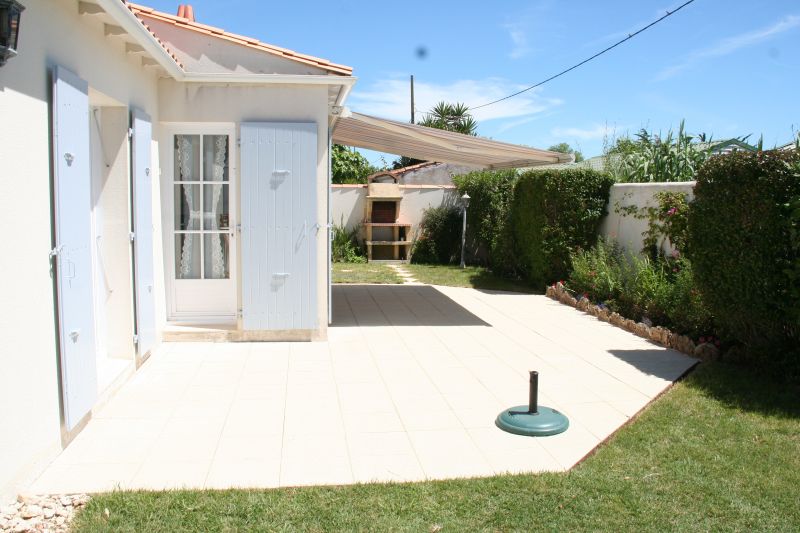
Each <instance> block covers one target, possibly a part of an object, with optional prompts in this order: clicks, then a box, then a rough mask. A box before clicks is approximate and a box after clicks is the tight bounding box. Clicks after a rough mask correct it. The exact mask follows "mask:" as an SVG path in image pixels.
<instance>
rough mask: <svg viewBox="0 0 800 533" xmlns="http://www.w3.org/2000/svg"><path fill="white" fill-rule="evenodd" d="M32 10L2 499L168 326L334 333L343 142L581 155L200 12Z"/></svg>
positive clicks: (14, 165)
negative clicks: (406, 106) (209, 20)
mask: <svg viewBox="0 0 800 533" xmlns="http://www.w3.org/2000/svg"><path fill="white" fill-rule="evenodd" d="M9 2H10V0H0V20H3V16H2V15H3V13H4V12H3V10H7V6H8V4H9ZM22 3H23V4H24V11H22V15H21V19H20V20H19V24H18V26H15V28H16V29H18V30H19V41H18V43H16V44H14V43H13V42H12V43H10V45H9V47H7V48H14V49H15V52H16V55H15V56H14V54H12V53H10V52H11V51H9V54H8V55H9V56H11V57H9V58H8V61H7V62H6V63H5V65H3V66H0V117H2V127H1V128H0V161H2V163H3V164H2V173H1V174H0V183H2V191H3V192H2V194H1V195H0V217H2V219H0V220H2V227H4V228H5V230H6V233H5V235H4V239H3V248H4V250H5V252H4V253H3V254H2V261H0V265H2V266H0V274H2V277H1V279H2V280H3V281H2V292H1V293H0V294H2V298H3V300H2V301H3V305H2V306H0V427H2V430H0V500H3V499H5V498H7V497H9V496H13V494H14V493H15V492H16V491H17V490H18V488H19V487H20V486H22V484H23V483H25V482H26V481H27V480H28V479H29V478H30V477H31V476H32V475H34V474H35V473H36V472H37V471H39V470H40V469H41V466H42V465H43V464H45V463H46V462H47V461H49V460H51V459H52V458H53V457H54V456H55V455H56V454H57V453H58V452H59V451H60V450H61V449H62V448H63V447H64V446H66V444H67V443H68V442H69V441H70V440H71V439H72V438H73V437H74V435H75V434H76V433H77V432H78V431H80V429H81V427H82V426H83V425H84V424H85V422H86V420H88V418H89V417H90V416H91V412H92V409H93V408H96V407H97V405H98V403H99V402H101V401H102V399H103V398H104V397H106V396H107V395H109V394H111V393H112V391H113V390H114V389H115V387H116V386H118V385H119V384H120V383H122V382H123V381H124V380H125V379H126V378H127V377H128V376H129V375H130V374H131V373H132V372H133V371H134V369H135V368H136V367H137V366H138V365H141V364H142V363H143V362H144V361H145V359H146V358H147V356H148V354H149V353H150V352H151V351H152V350H153V349H155V348H156V347H157V345H158V344H159V343H160V342H161V341H162V340H163V339H165V338H166V339H180V338H187V339H191V338H194V337H197V336H198V335H199V336H202V335H206V334H208V335H212V336H211V337H208V338H213V339H215V340H229V341H236V340H274V339H281V340H317V339H320V340H321V339H325V337H326V332H327V326H328V322H329V309H330V296H329V295H330V292H329V259H328V257H329V250H328V238H327V237H328V227H329V221H330V214H329V205H330V202H329V143H330V142H331V140H332V139H333V140H336V135H337V134H338V135H340V136H341V137H343V138H342V139H339V142H347V143H348V144H351V145H355V146H363V147H375V148H377V149H384V150H386V151H392V150H394V151H395V152H396V153H402V154H405V155H409V156H412V157H419V158H425V159H435V160H442V161H452V162H456V163H458V162H463V163H467V164H477V165H480V166H483V167H485V168H489V167H502V166H528V165H530V164H536V163H548V162H549V163H554V162H558V161H559V160H560V159H559V157H561V156H560V155H559V154H553V153H551V152H546V151H541V150H535V149H531V148H525V147H515V146H513V145H507V144H504V143H497V142H494V141H488V140H484V139H479V138H470V139H467V140H466V141H463V142H462V140H460V139H459V138H458V136H457V134H447V135H444V136H442V134H441V133H430V132H426V131H425V130H426V129H425V128H420V127H418V126H416V127H413V128H410V129H406V128H404V127H401V126H398V125H397V123H394V122H391V121H381V120H380V119H376V118H374V117H368V116H365V115H358V114H356V113H350V112H349V111H348V110H347V109H346V108H344V107H343V105H344V103H345V100H346V98H347V95H348V93H349V92H350V90H351V88H352V86H353V84H354V83H355V78H354V77H353V76H352V69H351V68H350V67H346V66H343V65H338V64H335V63H332V62H330V61H327V60H324V59H320V58H316V57H313V56H308V55H304V54H300V53H297V52H293V51H291V50H286V49H284V48H280V47H277V46H272V45H268V44H265V43H262V42H259V41H258V40H256V39H252V38H249V37H244V36H240V35H235V34H232V33H228V32H225V31H223V30H220V29H218V28H214V27H212V26H207V25H205V24H201V23H199V22H196V21H195V20H194V13H193V10H192V9H191V8H190V7H189V8H187V7H185V6H182V7H181V9H180V10H179V12H178V13H179V14H178V16H175V15H170V14H166V13H160V12H157V11H154V10H152V9H150V8H147V7H142V6H138V5H134V4H130V3H127V2H124V1H123V0H86V1H78V0H23V1H22ZM4 30H7V28H0V32H3V31H4ZM5 37H7V36H6V35H0V43H2V42H3V41H4V40H5ZM0 51H2V50H0ZM337 125H342V126H343V127H342V128H337ZM340 130H341V132H340ZM437 158H438V159H437ZM462 159H464V160H463V161H462Z"/></svg>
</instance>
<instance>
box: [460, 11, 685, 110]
mask: <svg viewBox="0 0 800 533" xmlns="http://www.w3.org/2000/svg"><path fill="white" fill-rule="evenodd" d="M692 2H694V0H689V1H688V2H684V3H683V4H681V5H680V6H678V7H676V8H675V9H673V10H672V11H667V13H666V14H665V15H664V16H662V17H661V18H658V19H656V20H654V21H653V22H651V23H650V24H648V25H647V26H644V27H643V28H640V29H638V30H636V31H635V32H633V33H629V34H628V36H627V37H625V38H624V39H622V40H621V41H617V42H616V43H614V44H612V45H611V46H609V47H608V48H605V49H603V50H601V51H599V52H597V53H596V54H595V55H593V56H591V57H588V58H586V59H584V60H583V61H581V62H580V63H577V64H575V65H572V66H571V67H569V68H568V69H564V70H562V71H561V72H559V73H558V74H554V75H553V76H550V77H549V78H547V79H546V80H542V81H540V82H539V83H536V84H534V85H531V86H530V87H526V88H525V89H522V90H520V91H517V92H515V93H513V94H509V95H508V96H504V97H503V98H498V99H497V100H494V101H492V102H488V103H485V104H481V105H479V106H475V107H470V108H469V109H470V111H472V110H474V109H480V108H482V107H487V106H490V105H492V104H496V103H497V102H502V101H503V100H508V99H509V98H513V97H515V96H517V95H520V94H522V93H524V92H527V91H530V90H531V89H535V88H536V87H539V86H541V85H544V84H545V83H547V82H548V81H552V80H554V79H556V78H558V77H559V76H563V75H564V74H566V73H567V72H569V71H571V70H575V69H576V68H578V67H580V66H581V65H584V64H586V63H588V62H589V61H591V60H592V59H595V58H597V57H600V56H601V55H603V54H605V53H606V52H608V51H610V50H613V49H614V48H616V47H617V46H619V45H621V44H622V43H624V42H625V41H629V40H631V39H633V38H634V37H636V36H637V35H639V34H640V33H642V32H643V31H645V30H646V29H648V28H651V27H653V26H655V25H656V24H658V23H659V22H661V21H662V20H664V19H665V18H667V17H670V16H672V15H674V14H675V13H677V12H678V11H680V10H681V9H683V8H684V7H686V6H688V5H689V4H691V3H692Z"/></svg>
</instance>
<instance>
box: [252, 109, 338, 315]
mask: <svg viewBox="0 0 800 533" xmlns="http://www.w3.org/2000/svg"><path fill="white" fill-rule="evenodd" d="M241 158H242V168H241V180H242V187H241V191H242V192H241V194H242V320H243V327H244V329H247V330H266V329H273V330H274V329H279V330H287V329H315V328H316V327H317V238H318V235H319V234H320V229H321V228H320V227H319V226H318V225H317V126H316V124H313V123H277V122H251V123H244V124H242V146H241ZM323 235H324V234H323Z"/></svg>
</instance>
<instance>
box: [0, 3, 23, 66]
mask: <svg viewBox="0 0 800 533" xmlns="http://www.w3.org/2000/svg"><path fill="white" fill-rule="evenodd" d="M24 9H25V6H23V5H22V4H20V3H19V2H16V1H15V0H0V67H2V66H3V65H5V64H6V61H7V60H8V58H10V57H14V56H15V55H17V42H18V41H19V20H20V17H21V15H22V11H23V10H24Z"/></svg>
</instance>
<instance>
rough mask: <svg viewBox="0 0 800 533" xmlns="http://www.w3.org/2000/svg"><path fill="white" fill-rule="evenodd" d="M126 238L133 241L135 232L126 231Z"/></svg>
mask: <svg viewBox="0 0 800 533" xmlns="http://www.w3.org/2000/svg"><path fill="white" fill-rule="evenodd" d="M128 239H130V241H131V242H133V241H135V240H136V234H135V233H134V232H132V231H131V232H130V233H128Z"/></svg>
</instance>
